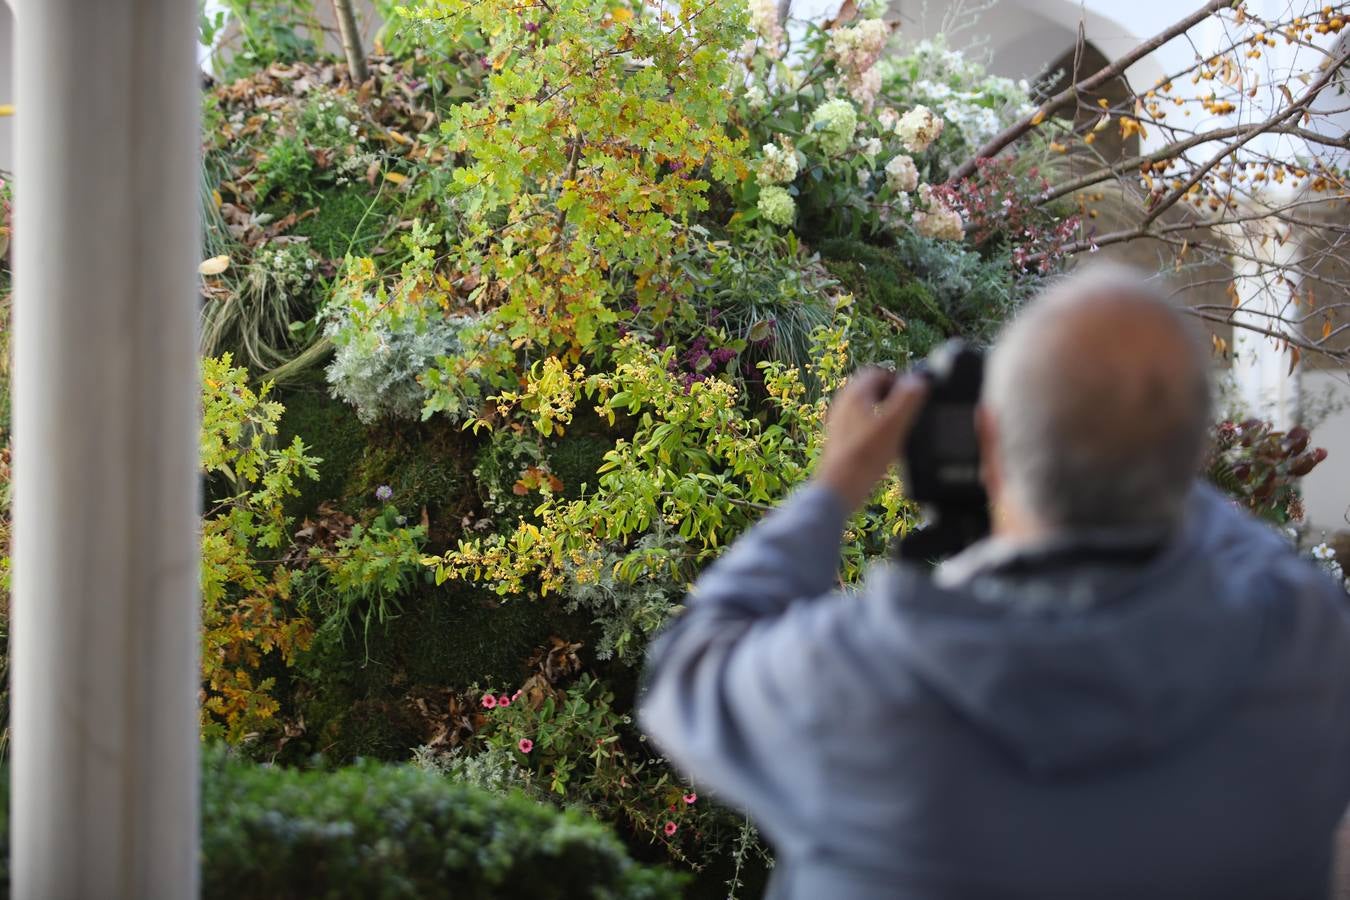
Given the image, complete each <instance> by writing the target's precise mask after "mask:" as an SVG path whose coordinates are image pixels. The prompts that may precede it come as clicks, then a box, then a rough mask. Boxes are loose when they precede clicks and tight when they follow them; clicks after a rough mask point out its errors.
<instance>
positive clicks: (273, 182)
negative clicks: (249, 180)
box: [258, 134, 314, 201]
mask: <svg viewBox="0 0 1350 900" xmlns="http://www.w3.org/2000/svg"><path fill="white" fill-rule="evenodd" d="M313 171H314V157H312V156H310V154H309V150H308V148H306V147H305V142H304V140H303V139H302V138H301V137H300V136H299V135H297V134H288V135H285V136H283V137H281V138H279V139H278V140H277V142H276V143H274V144H273V145H272V146H271V147H268V148H267V152H266V153H265V154H264V155H263V158H262V159H261V160H259V162H258V176H259V178H260V179H261V180H260V181H259V183H258V193H259V194H260V195H261V196H263V197H266V196H267V195H269V194H276V195H278V196H279V197H280V199H282V200H283V201H284V200H286V199H287V198H290V197H292V196H293V195H295V194H297V193H300V192H302V191H304V190H305V188H306V186H307V185H308V184H309V175H310V173H311V172H313Z"/></svg>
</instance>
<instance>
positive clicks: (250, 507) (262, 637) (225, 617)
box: [201, 354, 319, 741]
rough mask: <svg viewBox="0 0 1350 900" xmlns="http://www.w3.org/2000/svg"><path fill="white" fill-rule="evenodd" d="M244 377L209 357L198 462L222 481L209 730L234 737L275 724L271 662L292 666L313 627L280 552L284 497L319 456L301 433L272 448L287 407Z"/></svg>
mask: <svg viewBox="0 0 1350 900" xmlns="http://www.w3.org/2000/svg"><path fill="white" fill-rule="evenodd" d="M247 380H248V373H247V372H246V371H245V370H243V369H241V368H237V367H234V366H232V365H231V360H230V357H229V355H228V354H226V355H225V356H223V357H221V358H220V359H211V358H207V359H204V360H203V361H202V410H203V414H202V420H203V421H202V433H201V466H202V471H203V472H204V473H205V474H206V475H207V476H208V477H211V476H216V484H218V485H221V488H220V489H219V490H218V491H217V492H216V493H215V494H214V495H213V496H211V497H210V498H209V508H208V510H207V513H206V517H205V521H204V522H203V525H202V680H203V682H204V692H205V697H204V700H203V701H202V731H203V734H204V735H206V736H220V737H224V738H226V739H227V740H230V741H240V740H242V739H243V738H244V736H245V735H247V734H250V733H252V732H254V731H256V730H258V729H263V728H265V727H267V726H268V724H269V723H270V721H271V720H272V718H273V716H274V715H275V714H276V712H277V710H278V709H279V703H278V701H277V699H276V697H275V696H274V695H273V693H272V691H273V688H274V686H275V679H274V678H273V677H271V676H268V675H264V674H262V671H263V666H264V663H265V661H266V660H267V658H268V657H270V656H272V655H273V654H275V656H276V657H278V658H279V659H280V660H281V662H282V663H284V664H290V663H292V662H294V660H295V656H296V654H297V653H299V652H300V651H302V650H303V649H304V648H305V647H306V646H307V645H308V643H309V641H310V638H311V636H312V631H313V630H312V626H311V623H310V621H309V619H308V618H307V617H306V616H305V615H303V613H302V612H301V611H300V610H299V609H297V608H296V605H295V603H294V602H293V600H292V596H291V573H290V571H289V570H288V569H286V568H284V567H281V566H279V565H276V557H277V556H278V555H279V553H278V551H279V549H280V548H281V547H282V546H283V545H285V544H287V543H288V542H289V540H290V524H291V520H290V518H289V517H288V516H287V515H286V513H285V503H286V500H287V498H289V497H294V496H295V495H296V494H297V491H296V488H295V482H296V481H297V480H298V479H304V478H310V479H313V478H317V477H318V472H317V470H316V468H315V467H316V466H317V464H318V462H319V461H318V460H317V459H315V458H314V457H312V456H310V455H308V454H307V453H306V448H305V444H304V442H303V441H302V440H301V439H300V438H299V437H296V438H295V439H294V440H293V441H292V442H291V443H290V444H289V445H287V446H284V447H280V448H277V447H274V446H272V442H271V439H272V438H273V437H274V436H275V435H276V433H277V421H278V420H279V419H280V418H281V414H282V412H283V408H282V406H281V404H280V403H277V402H275V401H272V400H268V399H267V396H268V393H269V391H270V385H264V386H263V387H262V389H261V390H260V391H258V392H255V391H254V390H253V389H252V388H250V387H249V386H248V383H247Z"/></svg>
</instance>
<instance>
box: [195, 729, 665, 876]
mask: <svg viewBox="0 0 1350 900" xmlns="http://www.w3.org/2000/svg"><path fill="white" fill-rule="evenodd" d="M203 776H204V777H203V784H202V823H203V830H202V859H203V870H202V885H203V895H204V896H205V897H208V898H210V897H222V898H224V897H228V898H253V897H256V898H263V897H266V898H268V900H286V898H310V897H331V898H348V897H351V898H356V897H409V898H413V897H455V898H461V897H462V898H503V900H504V898H515V897H539V898H558V900H564V898H565V900H575V898H584V897H595V898H620V897H628V898H635V900H637V898H644V900H645V898H661V897H670V898H674V897H677V896H678V895H679V894H678V885H679V880H678V879H677V878H676V877H675V876H673V875H672V874H670V873H666V872H661V871H658V870H653V869H647V868H643V867H640V866H637V865H636V864H634V863H633V862H631V861H630V860H629V858H628V856H627V854H626V853H625V852H624V850H623V847H622V845H621V844H620V843H619V842H618V841H617V840H616V839H615V838H614V836H613V835H612V834H611V833H610V832H609V831H607V830H606V829H605V828H604V827H603V826H601V825H599V824H598V823H596V822H594V821H593V820H591V819H588V818H586V817H584V816H582V815H579V814H577V813H574V812H560V811H556V810H553V809H551V808H549V807H547V806H541V805H539V804H536V803H532V802H530V801H529V800H526V799H525V798H523V797H513V796H503V795H500V794H492V793H485V792H482V791H478V790H474V789H472V788H468V787H463V786H458V785H454V784H451V783H449V782H448V781H446V780H445V779H443V778H439V777H437V776H436V775H433V774H431V773H427V772H422V771H418V770H417V769H415V768H412V767H410V766H388V765H378V764H373V763H364V764H361V765H357V766H353V767H350V768H344V769H338V770H336V771H331V772H324V771H298V770H295V769H284V768H274V767H266V766H257V765H254V764H251V763H247V762H242V761H238V760H234V759H231V758H229V757H228V756H226V755H225V754H223V753H221V752H219V751H216V750H210V751H208V752H207V754H206V758H205V760H204V764H203Z"/></svg>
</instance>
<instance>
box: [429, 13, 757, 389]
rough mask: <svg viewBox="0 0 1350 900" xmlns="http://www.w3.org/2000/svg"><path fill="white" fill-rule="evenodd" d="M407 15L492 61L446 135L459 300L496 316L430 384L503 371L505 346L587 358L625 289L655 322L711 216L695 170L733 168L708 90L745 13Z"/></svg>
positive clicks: (716, 90) (723, 74)
mask: <svg viewBox="0 0 1350 900" xmlns="http://www.w3.org/2000/svg"><path fill="white" fill-rule="evenodd" d="M714 5H715V7H716V8H715V10H712V11H710V9H711V7H713V6H714ZM410 15H411V17H412V18H413V19H415V20H416V21H418V22H421V23H423V24H424V25H425V26H426V27H440V28H443V29H445V30H446V31H447V32H448V33H449V34H450V35H452V36H453V37H454V39H455V40H456V41H461V42H464V41H479V42H481V43H482V44H483V45H484V53H483V55H484V56H485V57H486V59H487V60H488V62H489V64H490V66H491V69H492V75H491V77H490V78H489V79H488V81H487V87H486V91H485V93H484V94H483V96H482V97H480V98H478V99H477V100H476V101H475V102H471V103H465V104H463V105H460V106H457V107H455V108H454V109H453V110H451V112H450V114H449V116H448V120H447V121H446V123H445V125H444V132H445V137H446V140H447V142H448V144H449V146H450V148H451V149H452V150H454V151H455V152H457V153H460V154H463V158H464V160H465V161H464V163H463V164H462V165H460V166H459V167H458V168H456V169H455V170H454V184H455V190H456V191H457V193H458V194H459V197H460V200H459V204H460V206H461V208H462V209H463V210H464V213H465V218H464V222H463V230H462V233H461V236H460V238H459V240H458V241H457V242H456V243H455V245H454V246H453V247H452V251H453V252H452V262H453V263H454V265H455V266H456V267H457V268H458V269H459V270H460V271H461V272H472V273H474V274H475V278H476V281H477V284H476V286H475V287H474V288H473V289H472V292H471V294H470V297H471V299H473V300H474V301H475V302H477V303H478V304H480V305H484V306H492V307H494V310H493V313H492V315H491V319H490V328H489V329H488V330H487V333H488V334H490V335H492V336H495V337H497V338H500V339H502V341H504V342H505V343H501V342H498V343H492V342H488V343H485V344H483V345H481V346H479V347H476V348H474V352H471V353H466V354H465V355H463V356H461V357H458V358H454V359H451V358H447V360H445V361H443V362H442V363H441V364H440V365H439V366H438V368H439V369H440V370H441V372H440V376H439V378H437V379H435V380H433V381H432V382H431V384H432V385H433V387H441V386H444V387H445V388H446V389H447V390H451V391H453V390H454V387H455V385H456V384H457V383H458V382H459V380H460V379H461V377H462V376H463V375H464V373H466V372H468V371H470V370H472V369H481V368H486V369H490V370H493V371H500V370H502V369H503V368H505V367H509V366H510V365H512V363H513V362H514V357H513V355H512V353H511V352H510V351H514V350H516V349H521V348H526V347H537V348H539V349H541V350H546V351H547V350H556V351H558V352H561V353H565V354H569V355H570V356H573V357H574V356H575V355H576V354H578V353H579V352H581V351H583V350H590V349H597V348H598V345H597V340H598V339H599V338H601V337H603V336H604V335H605V334H606V333H608V332H609V331H610V330H611V326H612V323H614V322H615V321H616V319H617V311H616V309H615V306H616V302H615V301H616V300H617V299H618V298H619V296H620V295H621V294H622V293H624V292H626V290H627V289H628V286H629V285H631V286H632V290H633V291H634V293H635V295H636V299H637V301H638V302H639V303H640V304H642V305H644V306H649V307H654V308H656V309H658V310H660V311H667V312H668V311H669V310H670V309H671V307H672V305H673V303H674V300H675V296H676V290H675V289H676V278H677V275H678V272H677V271H676V270H675V268H674V266H673V261H674V259H675V252H676V251H678V250H679V249H681V248H682V247H684V246H685V245H686V244H687V242H688V239H689V238H688V233H687V225H688V222H689V219H690V217H691V216H693V215H694V214H696V213H698V212H699V211H701V210H703V209H705V208H706V207H707V197H706V195H707V191H708V188H709V184H710V182H709V178H712V179H717V180H723V181H725V180H728V179H731V178H733V177H735V176H736V165H735V160H734V154H735V149H736V144H735V143H734V142H733V141H731V140H730V139H729V138H728V137H727V133H726V129H725V127H724V124H725V119H726V95H725V92H724V91H723V89H722V85H723V84H725V83H726V81H727V76H728V74H729V71H730V64H729V60H730V52H731V51H732V50H733V49H734V48H735V47H736V46H737V45H738V44H739V43H740V41H741V39H742V37H743V36H744V30H743V22H744V19H743V14H742V13H739V12H738V11H737V8H736V7H735V6H734V5H733V6H730V7H728V6H726V5H723V4H713V3H712V2H711V0H710V2H709V3H706V4H702V5H698V4H696V5H692V6H682V7H669V8H656V7H652V6H647V5H637V4H632V5H630V4H628V3H614V2H612V0H569V2H565V3H561V4H553V5H548V6H545V7H543V8H522V7H520V6H519V5H517V4H515V3H514V2H513V0H487V2H465V0H425V2H423V3H421V4H419V5H418V6H417V7H415V8H414V10H413V11H412V12H411V14H410ZM639 61H640V62H639ZM500 386H503V387H505V386H506V385H505V384H504V383H503V384H501V385H500ZM432 408H439V407H432Z"/></svg>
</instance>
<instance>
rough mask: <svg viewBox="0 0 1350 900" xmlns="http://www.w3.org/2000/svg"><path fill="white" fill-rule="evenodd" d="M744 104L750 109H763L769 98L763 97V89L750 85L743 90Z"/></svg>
mask: <svg viewBox="0 0 1350 900" xmlns="http://www.w3.org/2000/svg"><path fill="white" fill-rule="evenodd" d="M745 102H746V105H748V106H749V107H750V108H751V109H763V108H764V107H765V105H767V104H768V102H769V98H768V97H767V96H766V95H765V93H764V88H762V87H760V86H759V85H757V84H752V85H750V87H748V88H746V90H745Z"/></svg>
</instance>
